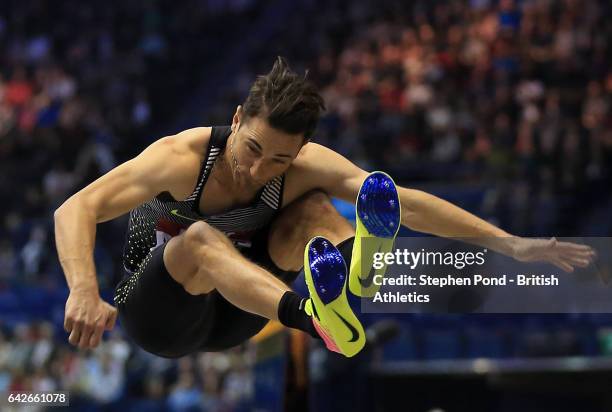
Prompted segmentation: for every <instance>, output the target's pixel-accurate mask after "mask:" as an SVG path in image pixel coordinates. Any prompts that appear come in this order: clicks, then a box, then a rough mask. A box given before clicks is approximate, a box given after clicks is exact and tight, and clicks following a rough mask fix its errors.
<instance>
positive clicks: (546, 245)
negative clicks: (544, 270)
mask: <svg viewBox="0 0 612 412" xmlns="http://www.w3.org/2000/svg"><path fill="white" fill-rule="evenodd" d="M513 257H514V258H515V259H516V260H519V261H521V262H548V263H552V264H553V265H555V266H556V267H558V268H560V269H562V270H564V271H566V272H573V271H574V268H575V267H581V268H584V267H587V266H589V265H590V264H591V262H593V259H595V250H593V248H591V247H590V246H587V245H580V244H578V243H571V242H559V241H558V240H557V239H556V238H554V237H553V238H550V239H526V238H519V239H517V242H516V244H515V245H514V254H513Z"/></svg>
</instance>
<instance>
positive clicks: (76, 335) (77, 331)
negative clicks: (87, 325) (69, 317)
mask: <svg viewBox="0 0 612 412" xmlns="http://www.w3.org/2000/svg"><path fill="white" fill-rule="evenodd" d="M82 328H83V325H82V323H80V322H75V323H74V325H73V328H72V332H70V336H69V337H68V342H70V344H71V345H74V346H77V345H78V344H79V340H80V339H81V329H82Z"/></svg>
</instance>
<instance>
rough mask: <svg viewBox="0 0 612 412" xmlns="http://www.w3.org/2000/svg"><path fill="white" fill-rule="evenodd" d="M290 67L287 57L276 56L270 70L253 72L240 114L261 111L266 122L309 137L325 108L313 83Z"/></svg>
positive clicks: (253, 114)
mask: <svg viewBox="0 0 612 412" xmlns="http://www.w3.org/2000/svg"><path fill="white" fill-rule="evenodd" d="M307 75H308V72H306V74H305V75H304V76H303V77H302V76H299V75H298V74H296V73H295V72H293V71H291V69H290V68H289V65H288V64H287V61H286V60H285V59H284V58H282V57H280V56H279V57H277V58H276V62H274V66H273V67H272V70H270V72H269V73H268V74H266V75H265V76H257V80H255V82H254V83H253V85H252V86H251V90H250V91H249V95H248V97H247V98H246V101H245V102H244V104H243V105H242V110H243V112H244V115H245V116H246V117H247V118H249V117H255V116H257V115H262V116H263V117H265V118H266V119H267V121H268V123H269V124H270V126H272V127H274V128H275V129H278V130H281V131H283V132H285V133H289V134H299V133H303V134H304V138H305V139H310V138H311V137H312V135H313V134H314V132H315V129H316V127H317V123H318V121H319V115H320V114H321V112H322V111H323V110H325V103H324V102H323V98H322V97H321V95H320V94H319V93H318V92H317V89H316V88H315V86H314V84H312V83H311V82H310V81H308V80H306V76H307Z"/></svg>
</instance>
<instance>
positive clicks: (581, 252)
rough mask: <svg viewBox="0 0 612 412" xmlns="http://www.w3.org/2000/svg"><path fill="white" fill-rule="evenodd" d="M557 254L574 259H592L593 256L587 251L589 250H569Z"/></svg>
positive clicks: (591, 252)
mask: <svg viewBox="0 0 612 412" xmlns="http://www.w3.org/2000/svg"><path fill="white" fill-rule="evenodd" d="M559 252H560V253H563V254H564V255H568V256H576V257H581V258H593V257H594V256H595V252H594V251H589V250H574V249H569V250H560V251H559Z"/></svg>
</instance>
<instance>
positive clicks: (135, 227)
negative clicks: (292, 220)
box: [123, 126, 285, 273]
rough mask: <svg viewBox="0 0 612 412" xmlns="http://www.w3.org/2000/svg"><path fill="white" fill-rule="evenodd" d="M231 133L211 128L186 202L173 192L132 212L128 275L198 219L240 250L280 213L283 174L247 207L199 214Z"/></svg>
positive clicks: (126, 259) (126, 261)
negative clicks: (193, 184) (202, 157)
mask: <svg viewBox="0 0 612 412" xmlns="http://www.w3.org/2000/svg"><path fill="white" fill-rule="evenodd" d="M230 134H231V129H230V127H229V126H222V127H217V126H213V127H212V132H211V136H210V143H209V145H208V148H207V149H206V156H205V157H204V160H203V161H202V165H201V167H200V173H199V176H198V183H197V184H196V187H195V189H194V190H193V192H192V193H191V195H190V196H189V197H187V199H185V200H176V199H174V198H173V197H172V195H170V193H168V192H162V193H160V194H158V195H157V196H156V197H155V198H153V199H151V200H150V201H148V202H146V203H144V204H142V205H140V206H138V207H137V208H135V209H133V210H132V211H131V212H130V220H129V224H128V231H127V238H126V243H125V247H124V252H123V264H124V266H125V269H126V270H127V271H128V272H131V273H132V272H136V271H137V270H138V267H139V266H140V263H141V262H142V261H143V259H144V258H145V257H146V256H147V254H148V253H149V251H150V250H151V249H153V248H155V247H157V246H159V245H161V244H163V243H165V242H167V241H168V240H169V239H170V238H172V237H173V236H176V235H178V234H180V233H181V232H183V231H184V230H185V229H187V227H189V226H190V225H191V224H193V223H194V222H197V221H198V220H203V221H205V222H207V223H208V224H210V225H211V226H214V227H216V228H217V229H219V230H220V231H222V232H224V233H225V234H226V235H227V236H228V237H229V238H230V239H231V240H232V241H233V242H234V245H235V246H236V247H237V248H238V249H244V248H250V247H251V246H252V245H251V239H252V237H253V235H254V234H255V233H256V232H257V231H258V230H259V229H261V228H263V227H265V226H266V225H267V224H268V223H269V222H270V221H271V220H272V219H273V217H274V216H275V214H276V213H277V212H278V210H280V208H281V203H282V198H283V184H284V180H285V176H284V175H281V176H278V177H276V178H274V179H272V180H270V181H269V182H268V183H266V185H265V186H264V187H263V188H261V190H260V191H259V192H258V193H257V196H256V197H255V199H254V200H253V202H252V203H251V204H250V205H248V206H246V207H241V208H237V209H232V210H229V211H226V212H224V213H220V214H216V215H210V216H207V215H202V214H201V213H200V211H199V204H200V198H201V197H202V192H203V191H204V186H205V185H206V181H207V180H208V176H209V175H210V171H211V170H212V168H213V165H214V164H215V161H216V160H217V157H219V155H220V154H221V153H222V152H223V149H224V148H225V145H226V143H227V138H228V137H229V135H230Z"/></svg>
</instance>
